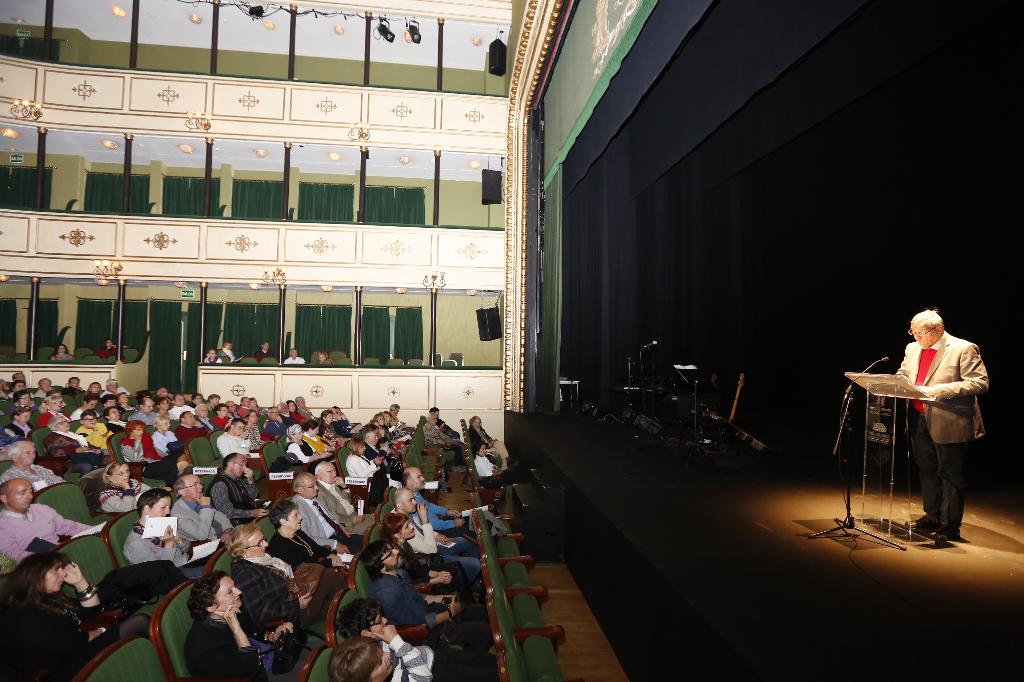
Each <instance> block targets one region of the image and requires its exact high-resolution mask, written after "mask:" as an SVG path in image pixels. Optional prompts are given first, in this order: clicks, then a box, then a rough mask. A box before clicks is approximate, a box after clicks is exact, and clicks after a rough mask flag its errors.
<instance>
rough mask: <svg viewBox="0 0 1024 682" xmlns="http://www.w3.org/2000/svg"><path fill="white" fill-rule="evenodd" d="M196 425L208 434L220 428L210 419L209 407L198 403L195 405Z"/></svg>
mask: <svg viewBox="0 0 1024 682" xmlns="http://www.w3.org/2000/svg"><path fill="white" fill-rule="evenodd" d="M196 423H197V424H199V425H200V426H202V427H203V428H204V429H206V430H207V431H208V432H210V433H213V432H214V431H219V430H220V427H219V426H217V425H216V424H214V423H213V420H212V419H210V406H209V405H207V404H206V403H199V404H198V405H196Z"/></svg>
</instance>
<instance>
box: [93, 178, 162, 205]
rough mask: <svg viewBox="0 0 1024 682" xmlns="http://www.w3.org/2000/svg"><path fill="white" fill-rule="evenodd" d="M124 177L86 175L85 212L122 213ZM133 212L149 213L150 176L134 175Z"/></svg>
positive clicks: (131, 188)
mask: <svg viewBox="0 0 1024 682" xmlns="http://www.w3.org/2000/svg"><path fill="white" fill-rule="evenodd" d="M123 191H124V176H123V175H122V174H121V173H86V175H85V210H86V211H91V212H93V213H120V212H121V196H122V192H123ZM129 191H130V192H131V207H130V208H131V212H132V213H149V176H148V175H132V179H131V186H130V190H129Z"/></svg>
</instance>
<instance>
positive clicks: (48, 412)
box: [36, 379, 66, 429]
mask: <svg viewBox="0 0 1024 682" xmlns="http://www.w3.org/2000/svg"><path fill="white" fill-rule="evenodd" d="M42 381H48V380H47V379H43V380H42ZM42 381H40V383H42ZM63 410H64V398H63V397H62V396H61V394H60V393H56V392H54V393H50V394H49V395H47V396H46V397H45V398H44V399H43V402H42V404H41V405H40V406H39V412H40V415H39V420H38V421H37V422H36V428H37V429H41V428H43V427H44V426H49V425H50V420H51V419H53V418H54V417H56V416H58V415H60V416H62V417H64V416H66V415H64V413H63Z"/></svg>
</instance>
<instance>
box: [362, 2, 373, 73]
mask: <svg viewBox="0 0 1024 682" xmlns="http://www.w3.org/2000/svg"><path fill="white" fill-rule="evenodd" d="M372 34H373V12H367V13H366V33H365V38H364V43H365V44H364V45H363V85H369V84H370V38H371V36H372Z"/></svg>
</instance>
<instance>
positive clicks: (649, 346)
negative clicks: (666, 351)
mask: <svg viewBox="0 0 1024 682" xmlns="http://www.w3.org/2000/svg"><path fill="white" fill-rule="evenodd" d="M657 345H658V340H657V339H655V340H654V341H651V342H650V343H648V344H646V345H645V346H644V348H651V347H653V346H657Z"/></svg>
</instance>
